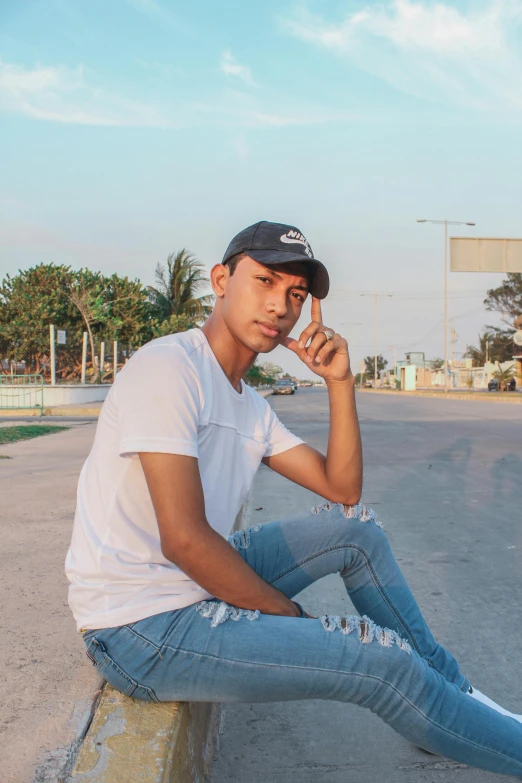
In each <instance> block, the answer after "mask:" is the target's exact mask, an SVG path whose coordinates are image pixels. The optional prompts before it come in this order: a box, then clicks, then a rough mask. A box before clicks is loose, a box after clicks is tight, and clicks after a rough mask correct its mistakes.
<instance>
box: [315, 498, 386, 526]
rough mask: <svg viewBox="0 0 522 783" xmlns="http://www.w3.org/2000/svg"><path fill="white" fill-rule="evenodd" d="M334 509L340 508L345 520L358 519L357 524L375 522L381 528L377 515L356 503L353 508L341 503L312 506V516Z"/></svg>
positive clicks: (371, 509)
mask: <svg viewBox="0 0 522 783" xmlns="http://www.w3.org/2000/svg"><path fill="white" fill-rule="evenodd" d="M334 508H342V509H343V514H344V516H345V517H347V519H358V520H359V522H375V524H376V525H377V526H378V527H381V528H382V522H380V521H379V520H378V519H377V514H376V513H375V511H374V510H373V508H368V506H363V504H362V503H357V504H356V505H355V506H345V505H344V504H343V503H322V504H321V505H320V506H312V509H311V511H312V514H320V513H321V512H323V511H333V509H334Z"/></svg>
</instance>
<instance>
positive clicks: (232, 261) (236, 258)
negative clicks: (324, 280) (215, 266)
mask: <svg viewBox="0 0 522 783" xmlns="http://www.w3.org/2000/svg"><path fill="white" fill-rule="evenodd" d="M246 255H248V254H247V253H244V252H243V251H241V252H240V253H235V255H233V256H230V258H227V260H226V261H225V263H224V266H227V267H228V268H229V269H230V277H232V275H233V274H234V272H235V271H236V268H237V265H238V264H239V262H240V261H241V259H242V258H243V256H246ZM261 263H262V262H261ZM299 263H300V264H301V263H302V264H303V266H304V267H305V268H306V278H307V280H308V287H310V286H311V285H312V280H313V272H312V270H311V269H310V267H309V266H308V264H307V263H306V261H299ZM270 266H272V265H271V264H270Z"/></svg>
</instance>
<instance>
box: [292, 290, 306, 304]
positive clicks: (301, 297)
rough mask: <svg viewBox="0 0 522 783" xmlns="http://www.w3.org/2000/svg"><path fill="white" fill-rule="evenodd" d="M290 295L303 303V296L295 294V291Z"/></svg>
mask: <svg viewBox="0 0 522 783" xmlns="http://www.w3.org/2000/svg"><path fill="white" fill-rule="evenodd" d="M292 296H295V298H296V299H297V300H298V301H299V302H301V304H303V302H304V296H302V295H301V294H296V293H293V294H292Z"/></svg>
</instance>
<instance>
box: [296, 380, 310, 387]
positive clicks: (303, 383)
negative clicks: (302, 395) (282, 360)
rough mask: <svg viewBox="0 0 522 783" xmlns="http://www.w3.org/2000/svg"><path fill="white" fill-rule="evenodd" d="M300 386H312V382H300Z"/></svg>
mask: <svg viewBox="0 0 522 783" xmlns="http://www.w3.org/2000/svg"><path fill="white" fill-rule="evenodd" d="M299 385H300V386H306V387H308V386H312V381H301V383H300V384H299Z"/></svg>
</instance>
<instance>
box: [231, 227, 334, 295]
mask: <svg viewBox="0 0 522 783" xmlns="http://www.w3.org/2000/svg"><path fill="white" fill-rule="evenodd" d="M236 253H246V255H247V256H250V258H253V259H254V261H259V263H260V264H288V263H290V262H291V261H299V262H301V263H304V264H306V265H307V266H308V268H309V269H310V272H311V280H310V293H311V294H312V295H313V296H316V297H317V298H318V299H324V298H325V296H326V295H327V294H328V289H329V288H330V278H329V277H328V272H327V271H326V267H325V266H324V264H322V263H321V262H320V261H318V260H317V258H314V254H313V252H312V248H311V247H310V243H309V242H308V240H307V239H306V238H305V237H304V236H303V234H302V233H301V232H300V231H299V229H298V228H296V227H295V226H288V225H286V223H270V222H269V221H268V220H260V221H259V223H254V225H253V226H249V227H248V228H244V229H243V231H240V232H239V234H236V236H235V237H234V239H233V240H232V241H231V243H230V244H229V246H228V247H227V249H226V251H225V255H224V256H223V261H222V262H221V263H222V264H224V263H226V262H227V261H228V259H229V258H231V257H232V256H235V255H236Z"/></svg>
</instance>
